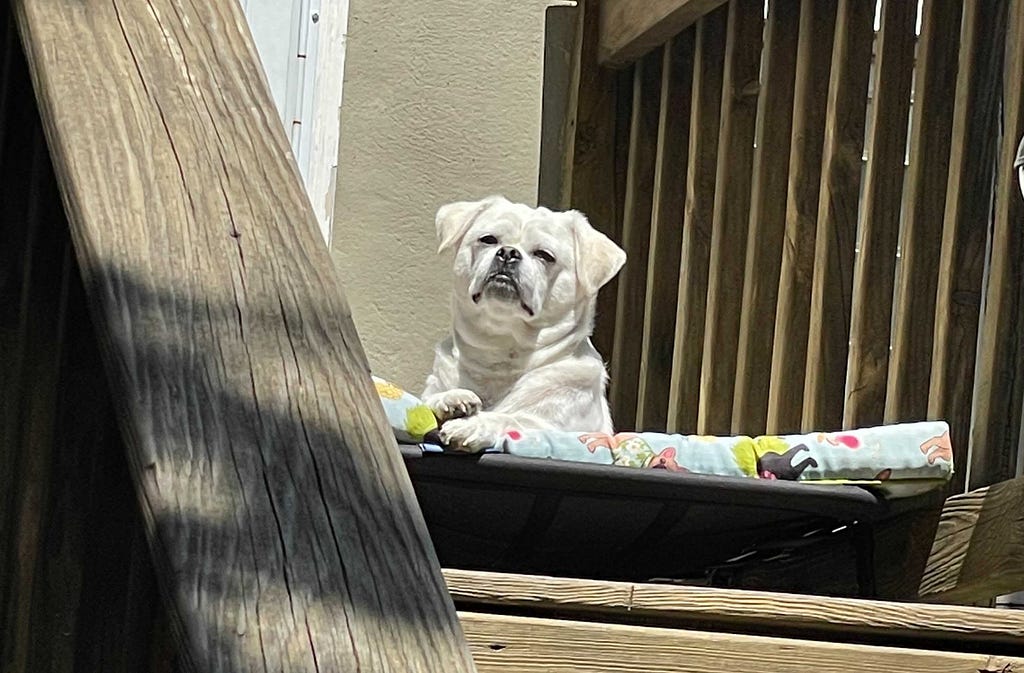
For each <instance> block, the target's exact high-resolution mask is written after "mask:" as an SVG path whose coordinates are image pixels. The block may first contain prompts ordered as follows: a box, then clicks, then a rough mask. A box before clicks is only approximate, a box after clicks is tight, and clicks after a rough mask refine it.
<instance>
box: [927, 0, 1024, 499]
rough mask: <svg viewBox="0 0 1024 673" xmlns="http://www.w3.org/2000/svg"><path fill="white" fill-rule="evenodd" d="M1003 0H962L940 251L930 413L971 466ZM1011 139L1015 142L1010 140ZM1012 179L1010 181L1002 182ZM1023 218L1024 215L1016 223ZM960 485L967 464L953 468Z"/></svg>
mask: <svg viewBox="0 0 1024 673" xmlns="http://www.w3.org/2000/svg"><path fill="white" fill-rule="evenodd" d="M1006 8H1007V3H1006V2H1005V0H985V1H983V2H966V3H964V16H963V26H962V27H961V32H960V64H959V68H958V75H957V83H956V95H955V99H956V105H955V107H954V110H953V137H952V146H951V150H950V161H949V179H948V181H947V183H946V211H945V215H944V218H943V224H942V251H941V255H940V261H939V269H941V270H943V271H941V272H940V273H939V279H938V291H937V293H936V299H935V342H934V346H933V348H932V363H933V366H932V373H931V386H930V390H929V395H928V416H929V417H930V418H943V419H945V420H946V421H948V422H949V429H950V435H951V439H952V444H953V464H954V465H956V466H965V465H966V457H967V446H968V442H969V438H970V428H971V403H972V394H973V390H974V365H975V355H976V348H977V339H978V318H979V311H980V304H981V290H982V275H983V273H984V268H985V243H986V238H987V235H988V231H987V230H988V227H986V226H985V225H986V223H987V222H988V220H989V215H990V212H991V205H992V185H993V183H992V169H993V166H994V165H995V163H996V162H995V160H996V148H997V147H998V141H999V138H998V134H996V133H995V132H994V131H995V129H997V128H998V125H999V117H998V115H999V94H1000V90H1001V86H1000V78H1001V76H1002V63H1003V52H1004V48H1005V37H1006ZM1011 144H1012V143H1011ZM1004 184H1007V187H1009V188H1011V189H1012V187H1013V185H1012V182H1010V183H1004ZM1019 224H1024V223H1018V225H1019ZM953 478H954V482H953V485H952V489H953V490H954V491H962V490H963V487H964V484H965V483H966V470H965V469H958V470H957V471H956V473H955V474H954V475H953Z"/></svg>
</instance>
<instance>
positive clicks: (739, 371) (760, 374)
mask: <svg viewBox="0 0 1024 673" xmlns="http://www.w3.org/2000/svg"><path fill="white" fill-rule="evenodd" d="M799 29H800V0H776V1H775V2H771V3H769V5H768V23H767V26H766V28H765V45H764V56H763V65H762V81H763V83H762V85H761V96H760V99H759V100H758V102H757V105H758V112H757V124H758V130H757V147H756V148H754V173H753V184H752V185H751V188H750V201H751V203H750V223H749V225H748V233H747V260H746V268H745V270H744V273H743V308H742V310H741V311H740V341H739V347H738V349H737V354H736V391H735V394H734V395H733V411H732V432H733V433H734V434H741V433H758V432H763V431H764V429H765V425H766V422H767V417H768V376H767V375H766V370H767V369H768V367H769V366H770V363H771V359H772V333H773V332H774V330H775V307H776V303H777V301H778V295H779V267H780V265H781V263H782V237H783V235H784V234H785V230H786V177H787V176H788V174H789V135H790V133H791V132H792V127H793V87H794V83H795V80H796V48H797V36H798V34H799Z"/></svg>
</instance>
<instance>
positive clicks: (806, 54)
mask: <svg viewBox="0 0 1024 673" xmlns="http://www.w3.org/2000/svg"><path fill="white" fill-rule="evenodd" d="M835 18H836V0H804V2H803V3H801V5H800V40H799V44H798V46H797V66H796V68H797V70H796V90H795V93H794V102H793V108H794V112H793V133H792V136H791V143H792V147H791V150H790V159H789V177H788V179H789V187H788V199H787V203H786V233H785V239H784V243H783V246H782V268H781V272H780V274H779V295H778V307H777V310H776V314H775V333H774V342H775V345H774V348H773V350H772V362H771V386H770V388H769V391H768V432H772V433H777V432H792V431H795V430H799V429H800V422H801V414H802V410H803V392H804V371H805V368H806V366H807V337H808V330H809V329H810V300H811V282H812V279H813V274H814V250H815V231H816V229H817V226H816V222H817V217H818V191H819V188H820V182H821V153H822V144H823V141H824V133H825V111H826V106H825V105H823V102H824V101H825V100H826V99H827V98H828V87H829V72H830V69H831V62H832V41H833V35H834V32H835Z"/></svg>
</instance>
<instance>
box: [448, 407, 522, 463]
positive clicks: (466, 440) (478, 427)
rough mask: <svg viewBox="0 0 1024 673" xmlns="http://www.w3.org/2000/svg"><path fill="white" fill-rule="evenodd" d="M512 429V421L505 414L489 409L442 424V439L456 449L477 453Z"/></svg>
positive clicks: (493, 444) (494, 443) (487, 447)
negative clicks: (489, 410)
mask: <svg viewBox="0 0 1024 673" xmlns="http://www.w3.org/2000/svg"><path fill="white" fill-rule="evenodd" d="M509 429H510V421H509V419H508V418H507V417H506V416H505V415H504V414H494V413H490V412H487V411H484V412H481V413H479V414H477V415H476V416H470V417H468V418H453V419H452V420H450V421H446V422H445V424H444V425H442V426H441V430H440V433H439V434H440V436H441V441H442V442H444V443H445V445H446V446H448V448H450V449H454V450H455V451H466V452H469V453H476V452H477V451H482V450H484V449H489V448H491V447H493V446H496V445H497V444H498V441H499V440H500V439H501V438H502V437H503V436H504V435H505V433H506V432H507V431H508V430H509Z"/></svg>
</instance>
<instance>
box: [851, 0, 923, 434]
mask: <svg viewBox="0 0 1024 673" xmlns="http://www.w3.org/2000/svg"><path fill="white" fill-rule="evenodd" d="M915 15H916V6H915V5H914V3H909V2H903V0H883V2H882V17H881V26H880V28H879V32H878V37H877V38H876V40H877V46H876V52H877V55H876V57H875V59H876V62H875V70H874V72H875V90H874V101H873V104H872V106H871V112H870V120H869V121H868V140H867V153H868V161H867V168H866V170H865V174H864V197H863V198H864V203H863V206H862V212H863V217H862V221H861V232H860V241H859V247H860V252H859V253H858V254H857V258H856V260H855V262H854V270H853V305H852V307H851V315H850V352H849V359H848V363H847V379H848V381H849V385H848V392H847V394H846V404H845V407H844V409H843V427H846V428H850V427H870V426H872V425H880V424H881V423H882V418H883V415H884V412H885V387H886V381H887V379H888V372H889V335H890V326H891V324H892V298H893V287H894V285H895V281H896V245H897V243H898V241H899V231H900V203H901V202H902V200H903V197H902V194H903V173H904V168H903V156H904V152H905V151H906V145H907V125H908V123H907V122H908V115H909V113H910V84H911V79H912V78H913V72H914V44H915V42H916V36H915V35H914V22H915V18H916V16H915Z"/></svg>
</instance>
